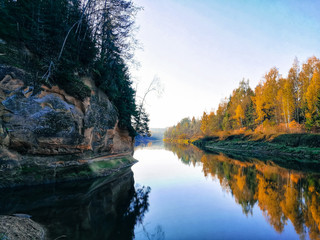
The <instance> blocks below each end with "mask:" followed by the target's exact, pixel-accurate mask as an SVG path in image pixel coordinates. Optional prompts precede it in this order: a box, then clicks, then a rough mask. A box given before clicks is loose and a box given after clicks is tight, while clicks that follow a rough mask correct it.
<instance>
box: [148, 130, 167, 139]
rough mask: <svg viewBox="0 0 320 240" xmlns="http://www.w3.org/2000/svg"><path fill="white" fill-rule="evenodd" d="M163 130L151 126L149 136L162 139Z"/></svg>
mask: <svg viewBox="0 0 320 240" xmlns="http://www.w3.org/2000/svg"><path fill="white" fill-rule="evenodd" d="M165 131H166V129H165V128H151V129H150V132H151V137H153V138H156V139H158V140H162V139H163V135H164V132H165Z"/></svg>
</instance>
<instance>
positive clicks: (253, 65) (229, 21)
mask: <svg viewBox="0 0 320 240" xmlns="http://www.w3.org/2000/svg"><path fill="white" fill-rule="evenodd" d="M135 2H136V4H137V5H139V6H142V7H143V8H144V10H143V11H140V12H139V14H138V16H137V25H138V26H139V28H140V29H139V32H138V33H137V38H138V40H139V41H140V43H141V44H142V45H143V50H138V51H137V52H136V60H137V61H139V62H140V65H141V67H140V68H139V69H136V70H134V71H133V74H132V75H133V76H134V79H135V82H137V83H138V84H137V86H138V88H137V90H138V91H137V92H138V95H142V94H143V91H144V89H145V88H146V87H147V85H148V84H149V83H150V82H151V81H152V79H153V77H154V76H155V75H157V76H158V77H159V78H160V79H161V82H162V84H163V85H164V94H163V95H162V97H161V98H157V97H156V96H155V95H149V96H148V99H147V105H146V108H147V111H148V112H149V114H150V119H151V122H150V125H151V127H168V126H171V125H174V124H176V123H177V122H178V121H179V120H181V119H182V118H183V117H188V116H189V117H192V116H196V117H200V116H201V115H202V112H203V111H204V110H206V111H211V110H214V109H216V108H217V107H218V104H219V102H220V100H221V99H223V98H224V97H228V96H229V95H230V94H231V93H232V90H233V89H235V88H236V87H237V86H238V83H239V81H240V80H241V79H242V78H245V79H249V80H250V85H251V87H252V88H254V87H255V86H256V85H257V83H258V82H259V81H260V80H261V79H262V78H263V75H264V74H265V73H266V72H267V71H268V70H269V69H270V68H272V67H274V66H276V67H278V68H279V71H280V73H281V74H283V75H284V76H286V75H287V72H288V70H289V68H290V67H291V65H292V63H293V60H294V58H295V57H297V58H298V60H299V61H300V63H303V62H304V61H305V60H306V59H307V58H308V57H311V56H313V55H315V56H317V57H320V14H319V9H320V1H317V0H314V1H310V0H304V1H294V0H292V1H284V0H278V1H276V0H269V1H262V0H260V1H254V0H252V1H244V0H228V1H225V0H224V1H223V0H219V1H214V0H212V1H209V0H197V1H196V0H193V1H191V0H135Z"/></svg>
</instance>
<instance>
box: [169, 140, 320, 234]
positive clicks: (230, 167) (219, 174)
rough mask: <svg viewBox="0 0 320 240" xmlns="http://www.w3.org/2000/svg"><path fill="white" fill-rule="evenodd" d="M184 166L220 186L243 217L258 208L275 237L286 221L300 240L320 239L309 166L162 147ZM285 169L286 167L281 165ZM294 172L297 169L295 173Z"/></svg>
mask: <svg viewBox="0 0 320 240" xmlns="http://www.w3.org/2000/svg"><path fill="white" fill-rule="evenodd" d="M165 148H166V149H167V150H170V151H173V152H174V153H175V154H176V155H177V156H178V157H179V159H180V160H181V161H182V162H183V163H185V164H188V165H190V164H192V165H196V164H199V163H201V164H202V166H203V173H204V175H205V176H210V177H212V178H213V179H217V180H218V181H219V182H220V185H221V187H222V188H223V189H224V191H225V192H227V193H230V194H232V196H233V197H234V199H235V202H236V203H237V204H239V205H241V207H242V211H243V213H244V214H246V215H251V214H252V209H253V207H254V206H255V205H258V207H259V208H260V210H261V211H262V213H263V215H264V217H265V219H266V221H268V223H269V224H270V225H271V226H272V227H273V228H274V229H275V230H276V231H277V232H279V233H281V232H283V231H284V227H285V225H286V224H287V222H288V221H289V220H290V221H291V223H292V224H293V226H294V228H295V231H296V233H297V234H299V235H300V238H301V239H305V238H306V236H308V237H309V238H310V239H319V238H320V175H319V172H318V171H317V169H319V166H316V165H315V167H314V171H312V168H310V166H308V167H307V169H306V171H303V169H302V165H301V163H299V165H298V166H294V165H291V169H288V168H285V167H284V166H283V165H281V163H282V162H280V163H279V162H277V161H271V160H268V161H265V160H263V161H262V160H259V159H253V158H252V159H246V160H245V161H244V160H243V159H241V160H239V159H235V158H232V157H230V156H227V155H225V154H222V153H217V154H211V153H205V152H203V151H202V150H200V149H198V148H197V147H194V146H181V145H172V144H165ZM284 165H285V166H286V167H287V165H288V164H286V163H284ZM295 169H301V170H300V171H297V170H295Z"/></svg>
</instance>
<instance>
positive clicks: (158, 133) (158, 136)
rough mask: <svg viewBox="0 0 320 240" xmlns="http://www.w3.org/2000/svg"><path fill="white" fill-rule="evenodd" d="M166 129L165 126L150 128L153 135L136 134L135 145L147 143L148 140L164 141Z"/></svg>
mask: <svg viewBox="0 0 320 240" xmlns="http://www.w3.org/2000/svg"><path fill="white" fill-rule="evenodd" d="M165 131H166V129H165V128H150V132H151V137H142V136H136V137H135V146H138V145H140V144H147V143H148V142H155V141H162V139H163V135H164V132H165Z"/></svg>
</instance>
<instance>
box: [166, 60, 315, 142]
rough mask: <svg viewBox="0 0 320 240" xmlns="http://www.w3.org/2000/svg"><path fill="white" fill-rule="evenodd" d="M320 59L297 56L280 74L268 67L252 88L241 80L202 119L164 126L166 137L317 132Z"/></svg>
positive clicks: (185, 120) (187, 137) (189, 137)
mask: <svg viewBox="0 0 320 240" xmlns="http://www.w3.org/2000/svg"><path fill="white" fill-rule="evenodd" d="M319 130H320V60H319V59H318V58H316V57H314V56H313V57H310V58H308V59H307V61H306V62H304V63H303V64H302V66H300V64H299V62H298V60H297V59H295V60H294V63H293V64H292V67H291V68H290V69H289V72H288V74H287V77H283V76H282V75H281V74H280V73H279V70H278V68H276V67H273V68H271V69H270V70H269V71H268V72H267V73H266V74H265V75H264V77H263V79H262V80H261V81H260V82H259V84H258V85H257V86H256V88H255V89H254V90H252V89H251V88H250V86H249V80H247V81H245V80H242V81H240V84H239V86H238V87H237V88H236V89H235V90H233V92H232V94H231V95H230V96H229V97H228V98H225V99H223V100H222V101H221V102H220V104H219V106H218V109H217V110H216V111H212V112H210V113H207V112H203V115H202V117H201V119H198V120H196V119H195V118H194V117H193V119H192V120H190V119H189V118H184V119H182V120H181V121H180V122H179V123H178V124H177V125H175V126H173V127H170V128H168V129H167V131H166V133H165V138H168V139H185V138H186V139H192V138H199V137H203V136H211V135H217V134H221V133H226V132H228V133H240V132H241V133H243V132H254V133H268V132H269V133H271V132H277V133H279V132H289V133H292V132H319Z"/></svg>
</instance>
